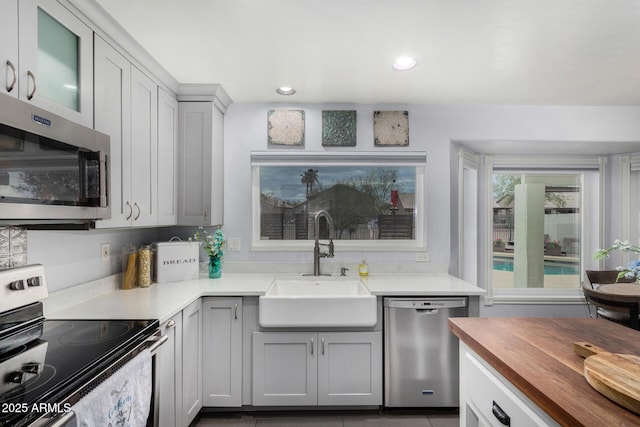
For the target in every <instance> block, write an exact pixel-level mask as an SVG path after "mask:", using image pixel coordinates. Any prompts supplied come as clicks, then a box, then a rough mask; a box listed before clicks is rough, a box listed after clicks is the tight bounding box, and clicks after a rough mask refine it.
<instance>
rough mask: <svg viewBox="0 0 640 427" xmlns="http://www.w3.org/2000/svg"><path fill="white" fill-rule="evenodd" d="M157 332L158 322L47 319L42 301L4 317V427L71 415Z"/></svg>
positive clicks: (0, 341) (0, 358)
mask: <svg viewBox="0 0 640 427" xmlns="http://www.w3.org/2000/svg"><path fill="white" fill-rule="evenodd" d="M158 329H159V323H158V321H157V320H117V319H116V320H48V319H44V317H43V310H42V303H41V302H35V303H31V304H28V305H26V306H21V307H17V308H15V309H11V310H8V311H5V312H3V313H0V426H2V427H5V426H12V427H13V426H16V427H17V426H24V425H31V424H32V423H35V425H38V421H37V420H39V419H40V420H42V419H46V420H52V419H54V418H55V417H56V416H58V415H62V414H65V413H68V412H69V410H70V408H71V406H72V405H73V404H74V403H75V402H77V401H78V400H79V399H80V398H82V397H83V396H84V395H86V394H87V393H88V392H89V391H90V390H91V389H92V388H93V387H95V386H96V385H97V384H99V383H100V382H101V380H103V379H104V378H106V377H108V376H109V375H110V373H111V371H113V370H117V369H118V368H119V366H118V363H126V362H127V361H128V360H130V359H131V358H133V357H134V356H135V355H136V354H137V352H139V351H142V350H143V349H145V348H147V346H148V345H145V343H148V342H149V340H150V338H151V337H152V336H153V335H154V334H156V335H157V331H158ZM100 377H104V378H100Z"/></svg>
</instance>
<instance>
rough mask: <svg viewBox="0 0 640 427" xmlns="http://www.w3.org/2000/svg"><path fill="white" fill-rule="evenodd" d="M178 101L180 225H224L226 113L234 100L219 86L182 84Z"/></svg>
mask: <svg viewBox="0 0 640 427" xmlns="http://www.w3.org/2000/svg"><path fill="white" fill-rule="evenodd" d="M178 101H180V102H179V104H180V106H179V113H180V119H179V129H180V137H179V155H178V161H179V166H178V188H179V192H178V200H179V201H178V224H179V225H198V226H200V225H220V224H223V222H224V218H223V212H224V205H223V190H224V147H223V146H224V113H225V112H226V107H227V106H228V105H229V104H230V103H231V100H230V99H229V98H228V96H227V95H226V93H225V92H224V90H223V89H222V87H220V86H218V85H181V86H180V88H179V89H178Z"/></svg>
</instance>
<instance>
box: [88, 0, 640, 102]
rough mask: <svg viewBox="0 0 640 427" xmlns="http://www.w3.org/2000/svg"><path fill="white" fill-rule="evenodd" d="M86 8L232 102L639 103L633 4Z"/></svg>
mask: <svg viewBox="0 0 640 427" xmlns="http://www.w3.org/2000/svg"><path fill="white" fill-rule="evenodd" d="M98 2H99V3H100V4H101V5H102V6H103V7H104V8H105V9H106V10H107V11H108V12H109V13H110V14H111V15H113V16H114V17H115V18H116V20H118V21H119V22H120V24H121V25H122V26H123V27H124V28H125V29H126V30H128V31H129V32H130V33H131V35H132V36H133V37H134V38H135V39H137V40H138V42H139V43H140V44H141V45H142V46H143V47H145V48H146V49H147V50H148V51H149V52H150V53H151V55H153V56H154V57H155V58H156V59H157V60H158V61H159V62H160V64H162V65H163V66H164V67H165V68H166V69H167V70H168V71H169V72H170V73H171V74H172V75H173V76H174V77H175V78H176V79H177V80H178V81H179V82H181V83H220V84H221V85H222V86H223V87H224V88H225V89H226V91H227V92H228V94H229V95H230V96H231V98H232V99H233V100H234V101H235V102H322V103H324V102H326V103H414V104H512V105H640V1H639V0H323V1H318V0H313V1H312V0H268V1H266V0H189V1H186V0H98ZM400 55H412V56H415V57H416V58H417V61H418V66H417V67H416V68H415V69H414V70H412V71H405V72H397V71H393V70H392V68H391V63H392V61H393V59H394V58H395V57H396V56H400ZM282 85H287V86H293V87H294V88H295V89H296V90H297V94H295V95H293V96H290V97H283V96H281V95H277V94H276V93H275V89H276V88H277V87H278V86H282Z"/></svg>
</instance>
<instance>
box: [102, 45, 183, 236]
mask: <svg viewBox="0 0 640 427" xmlns="http://www.w3.org/2000/svg"><path fill="white" fill-rule="evenodd" d="M95 82H96V90H95V96H94V102H95V128H96V129H97V130H99V131H101V132H104V133H106V134H108V135H109V136H110V138H111V158H110V160H109V165H110V172H111V173H110V177H111V181H110V184H111V185H110V188H109V202H110V203H111V219H109V220H103V221H98V222H97V223H96V227H97V228H114V227H152V226H156V225H174V224H175V223H176V212H177V210H176V200H177V199H176V170H177V165H176V153H177V137H178V128H177V126H178V103H177V100H176V99H175V97H174V96H173V95H172V94H170V93H169V92H167V91H165V90H163V89H161V88H159V87H158V85H157V84H156V83H155V82H154V81H153V80H152V79H151V78H149V77H148V76H147V75H145V74H144V73H143V72H142V71H140V70H139V69H138V68H137V67H135V66H134V65H133V64H131V63H130V62H129V60H128V59H127V58H125V57H124V56H123V55H122V54H121V53H120V52H118V51H117V50H115V49H114V48H113V47H112V46H111V45H110V44H109V43H107V42H106V41H105V40H103V39H102V38H101V37H99V36H97V35H96V37H95Z"/></svg>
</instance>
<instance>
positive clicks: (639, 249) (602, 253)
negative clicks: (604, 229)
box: [593, 239, 640, 281]
mask: <svg viewBox="0 0 640 427" xmlns="http://www.w3.org/2000/svg"><path fill="white" fill-rule="evenodd" d="M613 251H621V252H631V253H634V254H640V246H635V245H632V244H631V242H629V241H628V240H619V239H616V240H615V241H614V242H613V245H611V246H610V247H608V248H606V249H598V250H597V251H596V253H595V254H593V259H595V260H598V261H599V260H602V259H605V258H608V257H609V253H611V252H613ZM616 270H618V278H617V279H616V281H617V280H620V279H621V278H625V279H636V280H640V260H637V259H636V260H632V261H629V262H628V263H627V265H626V266H618V267H616Z"/></svg>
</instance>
